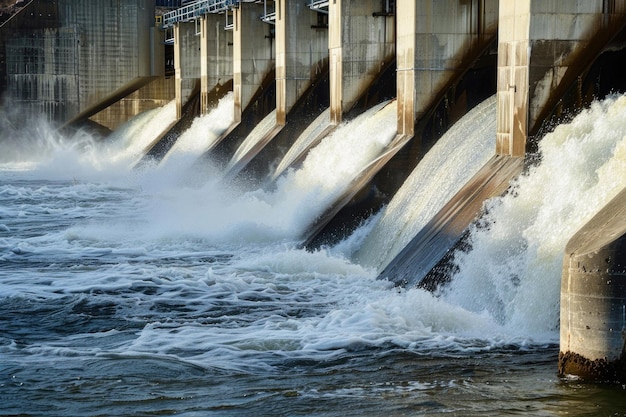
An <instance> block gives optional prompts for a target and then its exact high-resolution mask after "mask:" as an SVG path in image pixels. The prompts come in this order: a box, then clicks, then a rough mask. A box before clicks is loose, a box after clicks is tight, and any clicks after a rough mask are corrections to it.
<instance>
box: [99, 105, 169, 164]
mask: <svg viewBox="0 0 626 417" xmlns="http://www.w3.org/2000/svg"><path fill="white" fill-rule="evenodd" d="M175 122H176V100H172V101H170V102H169V103H168V104H166V105H165V106H163V107H158V108H156V109H152V110H148V111H145V112H143V113H140V114H138V115H137V116H135V117H133V118H132V119H130V120H129V121H128V122H126V123H124V124H123V125H121V126H120V127H118V128H117V129H116V130H115V131H114V132H113V134H112V135H111V136H110V138H109V139H110V142H111V143H112V145H110V146H109V147H108V149H106V152H105V154H104V155H101V159H103V160H108V161H110V162H112V163H115V164H119V165H120V166H121V165H126V166H128V167H134V166H135V165H136V164H137V162H139V160H140V159H141V158H142V157H143V156H144V155H145V154H146V152H147V151H148V150H149V146H150V145H151V144H153V142H154V141H155V140H156V139H157V138H158V137H159V136H160V135H162V134H163V133H166V132H167V129H169V128H171V127H172V126H173V125H174V123H175Z"/></svg>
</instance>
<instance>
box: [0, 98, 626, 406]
mask: <svg viewBox="0 0 626 417" xmlns="http://www.w3.org/2000/svg"><path fill="white" fill-rule="evenodd" d="M164 111H166V110H165V109H164ZM155 114H158V112H154V113H152V116H154V115H155ZM152 116H151V115H144V116H143V117H139V118H138V119H137V120H136V121H135V123H142V124H143V123H145V122H146V119H148V118H150V117H152ZM625 116H626V98H624V97H619V98H612V99H608V100H605V101H603V102H599V103H595V104H594V106H593V107H592V109H590V110H589V111H588V112H584V113H583V114H581V115H580V116H578V117H577V118H576V119H575V120H574V121H573V123H572V124H570V125H564V126H560V127H559V128H558V129H557V130H556V131H555V132H554V133H552V134H550V135H549V136H547V137H546V138H545V139H544V140H543V142H542V146H541V152H542V163H541V164H539V165H538V166H537V167H534V168H532V169H530V170H529V173H528V175H526V176H524V177H522V178H520V179H519V180H518V181H517V182H516V184H515V192H511V193H509V194H508V195H507V196H505V197H503V198H501V199H496V200H494V201H493V202H491V203H490V210H489V216H490V217H489V218H486V219H484V222H483V223H482V224H483V225H485V224H488V225H490V226H489V227H481V228H477V229H476V230H474V231H473V233H472V245H473V248H474V249H473V250H472V251H470V252H469V253H464V254H459V255H458V256H457V262H458V266H459V272H458V274H457V275H456V276H455V277H454V279H453V281H452V284H451V285H450V286H449V287H446V288H445V289H443V290H442V291H441V292H440V293H439V294H430V293H427V292H424V291H421V290H418V289H399V288H394V287H393V286H392V285H390V284H389V283H388V282H384V281H378V280H376V279H375V277H376V270H375V268H372V267H371V266H368V265H367V263H365V262H359V261H357V260H356V258H354V259H353V258H352V254H354V253H357V252H358V249H359V248H360V246H361V242H363V241H364V236H365V237H366V236H368V234H369V233H370V231H371V230H372V229H373V228H375V227H377V226H376V224H377V222H378V221H380V218H381V216H378V217H376V218H373V219H372V220H371V221H370V222H368V224H366V225H364V226H363V227H362V228H361V229H360V230H358V231H357V232H356V233H355V234H354V236H352V237H350V238H349V239H348V240H346V241H344V242H342V243H341V244H339V245H337V246H336V247H333V248H326V249H324V250H320V251H316V252H307V251H305V250H302V249H299V246H298V244H299V239H300V233H301V231H302V229H303V228H304V227H305V226H306V225H307V224H308V223H309V222H310V221H311V219H312V218H314V217H315V216H316V215H318V214H319V213H320V212H321V211H323V208H324V207H325V206H326V205H328V204H329V201H332V196H333V195H337V194H338V193H339V194H340V193H341V190H342V187H344V186H345V184H347V183H348V182H349V178H346V175H348V176H349V174H347V173H350V172H354V169H353V167H354V166H358V165H364V164H366V163H367V162H368V161H369V160H370V158H371V155H375V154H376V152H378V151H379V150H380V149H381V147H384V146H385V144H386V143H387V142H388V140H389V137H393V128H392V127H390V128H389V129H387V127H389V126H387V125H385V126H383V127H382V128H380V129H379V132H380V134H379V135H376V134H370V135H364V134H363V129H365V131H369V132H372V131H373V130H372V129H371V128H367V126H368V125H367V121H358V120H355V121H353V122H351V123H356V124H353V125H350V127H348V128H346V129H344V130H343V133H340V134H335V135H333V136H332V137H329V138H327V140H325V141H323V142H321V143H320V144H319V145H318V146H317V147H316V148H314V149H313V150H312V151H311V152H310V154H309V156H308V162H307V161H305V163H304V164H303V167H302V168H301V169H300V170H298V171H291V172H289V173H288V174H287V175H285V176H284V177H282V178H281V180H280V182H279V184H278V185H277V188H276V189H275V190H273V191H267V190H257V191H254V192H247V193H242V192H239V191H238V190H236V189H232V188H226V187H225V186H223V185H220V184H221V183H220V182H218V181H215V182H213V181H211V180H210V178H207V180H206V181H205V182H202V185H198V182H194V184H195V185H194V186H193V187H192V186H189V185H188V184H186V183H185V182H184V181H183V180H182V179H181V177H180V176H178V175H177V173H176V172H175V170H174V169H169V170H168V169H162V168H163V167H160V168H159V167H153V168H147V169H145V170H143V171H133V170H131V169H127V168H124V169H122V167H127V166H128V165H129V164H127V163H121V162H119V161H120V158H121V156H120V155H124V154H125V152H127V151H126V150H127V149H128V148H129V147H131V145H130V144H131V143H132V138H131V137H126V136H123V135H122V136H123V137H117V138H113V139H112V140H110V141H108V142H106V143H97V142H95V141H93V140H90V139H89V138H88V137H85V136H84V135H79V136H78V137H75V138H73V139H72V138H70V139H61V138H59V137H57V136H56V135H54V134H53V133H50V132H48V131H45V129H43V128H42V127H38V128H36V129H23V130H21V131H17V132H15V131H13V132H10V134H7V133H6V132H7V131H5V135H4V137H3V138H2V140H3V142H2V147H3V148H2V149H3V154H2V155H0V415H33V416H35V415H36V416H83V415H84V416H89V415H94V416H95V415H144V416H147V415H181V416H207V415H215V416H253V415H254V416H277V415H280V416H296V415H303V416H304V415H306V416H380V415H385V416H406V415H411V416H422V415H428V416H439V415H440V416H449V415H456V416H472V415H474V416H478V415H480V416H485V415H536V416H561V415H569V416H598V415H599V416H617V415H624V410H626V396H624V388H623V387H622V386H620V385H594V384H582V383H580V382H577V381H575V380H571V379H560V378H558V377H557V375H556V366H557V354H558V287H559V281H560V262H561V260H562V250H563V248H564V245H565V243H566V242H567V240H568V238H569V236H571V235H572V234H573V233H574V232H575V231H576V229H577V228H578V227H580V226H581V225H582V224H584V223H585V221H586V219H589V218H590V217H591V216H592V215H593V213H594V212H596V211H597V210H598V209H599V208H600V207H602V205H603V204H604V203H605V202H606V201H608V200H609V199H610V198H611V197H612V196H613V195H615V194H616V193H617V192H618V191H619V190H621V189H622V188H623V187H624V186H626V172H625V170H626V139H625V137H626V123H625V122H624V120H626V117H625ZM206 123H209V124H210V122H209V121H207V122H206ZM385 123H387V122H385ZM390 123H391V125H390V126H392V124H393V120H392V121H391V122H390ZM132 124H133V122H131V123H130V125H129V126H130V127H132ZM363 126H365V128H363ZM130 127H127V129H128V130H129V131H132V130H133V129H131V128H130ZM155 130H158V129H156V128H155ZM387 130H389V131H387ZM476 130H477V131H478V130H479V129H476ZM340 132H341V130H340ZM350 132H353V133H354V135H351V133H350ZM143 133H144V134H146V132H143ZM153 133H154V136H155V137H156V136H157V135H158V132H153ZM20 135H21V136H20ZM199 140H203V141H206V138H201V139H199ZM356 140H359V142H358V143H359V144H360V149H361V150H363V152H354V146H355V145H354V143H355V142H354V141H356ZM77 143H80V144H81V145H80V146H77V145H76V144H77ZM203 143H204V142H203ZM29 146H31V148H29ZM202 147H203V146H199V148H202ZM5 149H6V150H7V151H6V152H5V151H4V150H5ZM9 150H10V152H9ZM368 152H370V153H371V155H370V154H368ZM331 157H332V159H331ZM355 158H356V159H355ZM359 158H360V159H359ZM122 159H123V160H124V161H130V160H134V153H133V157H129V158H126V159H124V158H122ZM324 159H326V160H329V161H332V162H330V165H331V167H332V169H329V167H328V166H326V165H324V164H322V163H321V162H319V161H323V160H324ZM316 168H317V169H318V170H319V171H318V172H316V171H315V170H316ZM554 172H558V173H559V175H554ZM333 173H335V174H333ZM439 180H440V179H438V178H433V179H432V183H431V185H429V186H432V187H434V189H436V188H437V187H439V185H438V183H437V181H439ZM441 180H442V181H443V180H444V179H441ZM420 195H421V194H420ZM381 244H382V243H381Z"/></svg>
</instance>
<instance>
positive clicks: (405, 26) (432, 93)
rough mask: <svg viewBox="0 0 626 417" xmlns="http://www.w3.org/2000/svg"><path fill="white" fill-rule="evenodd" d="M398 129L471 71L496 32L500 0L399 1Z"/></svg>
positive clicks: (410, 128)
mask: <svg viewBox="0 0 626 417" xmlns="http://www.w3.org/2000/svg"><path fill="white" fill-rule="evenodd" d="M396 7H397V11H396V14H397V31H398V33H397V46H396V48H397V51H396V57H397V58H396V59H397V89H398V92H397V98H398V133H399V134H405V135H409V136H412V135H413V134H414V125H415V121H416V120H419V119H421V118H422V117H423V116H424V114H425V113H426V112H427V111H428V110H429V109H430V108H431V106H432V105H434V104H435V102H436V101H437V100H439V99H440V97H441V94H442V93H443V92H444V91H445V89H446V87H447V86H449V85H450V84H451V83H453V82H455V81H456V80H458V79H460V77H461V75H462V74H463V73H464V72H465V71H466V70H467V68H468V66H469V65H470V64H471V63H472V61H473V60H475V59H476V58H477V57H478V54H479V53H480V52H481V51H482V50H483V49H484V48H485V47H486V46H487V44H488V42H490V41H491V40H492V39H493V38H494V36H495V35H496V31H497V24H498V1H497V0H469V1H458V0H397V2H396Z"/></svg>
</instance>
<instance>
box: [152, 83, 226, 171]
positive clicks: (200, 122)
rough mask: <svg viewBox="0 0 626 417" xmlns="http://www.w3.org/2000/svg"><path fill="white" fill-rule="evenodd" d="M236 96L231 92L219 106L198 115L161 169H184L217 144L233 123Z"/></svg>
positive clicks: (170, 152) (163, 161)
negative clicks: (202, 114)
mask: <svg viewBox="0 0 626 417" xmlns="http://www.w3.org/2000/svg"><path fill="white" fill-rule="evenodd" d="M233 102H234V96H233V93H232V92H230V93H228V94H226V95H225V96H224V97H223V98H222V99H220V101H219V102H218V104H217V107H216V108H215V109H213V110H212V111H211V112H209V113H208V114H206V115H204V116H200V117H197V118H196V119H195V120H194V122H193V124H192V125H191V127H190V128H189V129H187V130H186V131H185V132H184V133H183V134H182V135H181V136H180V137H179V138H178V139H177V140H176V143H175V144H174V146H173V147H172V149H171V150H170V151H169V152H168V153H167V154H165V157H164V158H163V160H162V161H161V163H160V168H161V169H172V170H177V169H184V168H187V167H188V166H190V165H191V162H192V160H193V161H195V160H196V159H197V158H198V155H202V154H204V153H205V152H207V151H208V150H210V149H211V148H213V146H215V144H216V142H217V140H218V139H219V138H220V136H221V135H222V134H223V133H224V132H226V130H227V129H228V128H229V127H230V126H231V125H232V124H233V120H234V112H233V105H234V104H233Z"/></svg>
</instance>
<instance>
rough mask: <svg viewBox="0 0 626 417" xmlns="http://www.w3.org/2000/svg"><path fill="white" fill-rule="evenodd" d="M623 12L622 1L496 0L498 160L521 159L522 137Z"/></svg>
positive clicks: (533, 127)
mask: <svg viewBox="0 0 626 417" xmlns="http://www.w3.org/2000/svg"><path fill="white" fill-rule="evenodd" d="M623 9H624V1H623V0H618V1H605V0H588V1H578V0H563V1H558V2H557V1H545V0H500V12H499V21H500V23H499V25H498V27H499V29H498V110H497V113H498V116H497V143H496V152H497V153H498V154H504V155H507V154H508V155H512V156H523V155H524V154H525V151H526V139H527V137H528V136H529V135H531V134H533V132H536V131H537V129H538V128H539V126H540V124H541V122H542V121H543V115H544V114H545V113H546V112H548V111H550V110H551V108H552V107H554V106H555V105H556V103H557V102H558V100H559V99H560V98H561V96H562V94H563V93H564V90H565V89H566V88H567V87H569V86H570V85H571V84H572V83H573V82H574V81H575V80H576V77H577V76H578V75H579V74H580V73H581V72H582V71H584V69H585V68H586V67H587V66H588V65H589V64H590V63H591V62H592V60H593V59H594V58H595V56H596V54H598V53H599V52H600V51H601V49H602V47H603V46H604V44H605V43H606V41H607V40H608V39H609V38H610V36H611V32H612V29H611V27H610V26H611V21H612V20H613V19H611V17H612V16H613V15H616V14H620V13H623Z"/></svg>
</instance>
